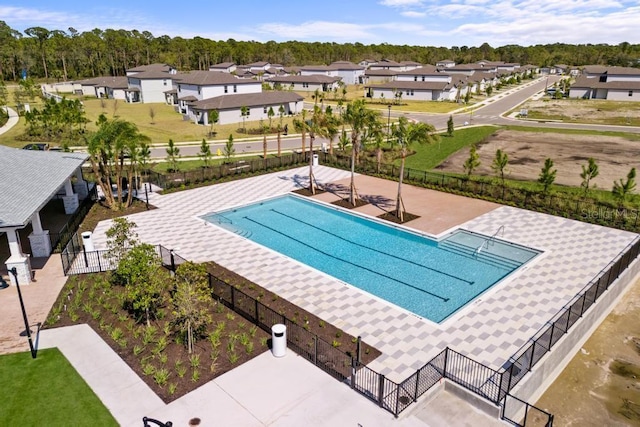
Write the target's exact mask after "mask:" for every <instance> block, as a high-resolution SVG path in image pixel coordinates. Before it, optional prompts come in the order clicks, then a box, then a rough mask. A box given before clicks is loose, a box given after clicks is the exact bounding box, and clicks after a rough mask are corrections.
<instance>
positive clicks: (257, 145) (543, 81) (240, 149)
mask: <svg viewBox="0 0 640 427" xmlns="http://www.w3.org/2000/svg"><path fill="white" fill-rule="evenodd" d="M558 80H560V76H548V77H541V78H539V79H537V80H534V81H532V82H527V83H525V84H523V85H521V86H519V87H517V88H514V89H510V90H508V91H507V92H505V93H500V94H498V95H495V96H493V97H491V98H489V99H488V100H487V101H484V102H483V103H482V104H481V105H480V106H477V105H476V106H474V107H473V109H471V108H468V109H465V108H464V107H462V108H461V109H460V110H457V111H458V112H454V113H453V114H451V113H445V114H435V113H411V112H396V111H394V110H393V108H392V109H391V112H390V116H391V117H399V116H405V117H407V118H409V119H412V120H416V121H420V122H425V123H429V124H431V125H433V126H434V127H435V128H436V129H438V130H445V129H446V128H447V121H448V120H449V116H450V115H452V116H453V122H454V125H455V127H456V128H460V127H464V126H479V125H521V126H530V127H545V128H561V129H562V128H564V129H586V130H598V131H622V132H631V133H640V127H630V126H610V125H590V124H580V123H559V122H538V121H534V120H520V119H516V118H509V117H506V116H504V115H505V114H506V113H508V112H510V111H513V110H516V111H517V107H518V106H519V105H521V104H522V103H524V102H525V101H526V100H527V99H529V98H531V97H533V96H534V95H536V94H538V93H541V92H544V90H545V88H547V87H550V86H552V85H553V84H554V83H555V82H556V81H558ZM383 113H387V114H388V112H387V111H383ZM323 142H326V143H328V141H327V140H326V139H323V138H316V140H315V143H314V148H316V149H319V148H320V147H321V145H322V143H323ZM301 144H302V141H301V138H300V136H299V135H296V136H291V137H289V136H286V137H285V136H283V137H282V140H281V150H282V151H291V150H299V149H300V148H301ZM178 145H179V147H180V155H181V156H183V157H195V156H197V155H198V153H199V152H200V143H193V145H192V144H184V145H183V144H178ZM224 146H225V143H224V142H222V141H221V142H220V143H212V144H210V147H211V152H212V153H213V154H214V155H216V153H217V151H218V149H219V150H220V152H222V151H223V149H224ZM234 147H235V149H236V156H241V155H243V154H245V155H249V154H260V153H262V151H263V148H262V140H259V141H256V140H255V139H251V140H243V139H242V138H236V140H235V143H234ZM306 148H307V150H308V149H309V137H308V136H307V141H306ZM267 150H268V151H269V152H275V151H276V150H277V138H276V137H275V136H273V137H268V138H267ZM166 155H167V154H166V148H165V147H154V148H152V149H151V157H152V158H156V159H162V158H165V157H166Z"/></svg>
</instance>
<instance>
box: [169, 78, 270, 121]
mask: <svg viewBox="0 0 640 427" xmlns="http://www.w3.org/2000/svg"><path fill="white" fill-rule="evenodd" d="M175 85H176V90H177V99H178V111H179V112H180V113H182V114H185V115H188V116H190V117H191V116H192V112H191V110H190V105H191V104H192V103H194V102H196V101H202V100H203V99H209V98H214V97H217V96H223V95H234V94H243V93H245V94H246V93H260V92H262V84H261V83H260V82H259V81H257V80H254V79H242V78H238V77H236V76H234V75H232V74H228V73H221V72H216V71H191V72H188V73H180V74H177V75H176V79H175Z"/></svg>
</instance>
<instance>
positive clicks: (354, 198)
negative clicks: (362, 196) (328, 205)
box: [349, 147, 358, 206]
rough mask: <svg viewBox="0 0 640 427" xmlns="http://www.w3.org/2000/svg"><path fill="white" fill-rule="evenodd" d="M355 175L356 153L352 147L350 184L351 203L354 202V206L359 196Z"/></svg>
mask: <svg viewBox="0 0 640 427" xmlns="http://www.w3.org/2000/svg"><path fill="white" fill-rule="evenodd" d="M355 177H356V153H355V151H354V150H353V147H352V148H351V183H350V184H349V203H350V204H352V205H353V206H355V205H356V203H357V201H358V198H357V197H358V196H357V194H356V181H355Z"/></svg>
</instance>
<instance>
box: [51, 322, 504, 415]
mask: <svg viewBox="0 0 640 427" xmlns="http://www.w3.org/2000/svg"><path fill="white" fill-rule="evenodd" d="M39 347H40V348H49V347H58V348H59V349H60V351H61V352H62V353H63V354H64V355H65V357H66V358H67V359H68V360H69V361H70V362H71V364H72V365H73V366H74V368H75V369H76V370H77V371H78V373H79V374H80V375H81V376H82V377H83V378H84V380H85V381H86V382H87V384H88V385H89V386H90V387H91V389H92V390H93V391H94V392H95V393H96V395H97V396H98V397H99V398H100V400H101V401H102V402H103V403H104V404H105V406H106V407H107V408H108V409H109V411H110V412H111V413H112V414H113V416H114V417H115V419H116V420H117V421H118V423H119V424H120V425H122V426H135V427H139V426H141V425H142V417H144V416H147V417H150V418H155V419H157V420H160V421H163V422H166V421H171V422H173V425H174V426H187V425H188V423H189V420H190V419H192V418H195V417H197V418H200V419H201V420H202V423H201V425H202V426H225V427H233V426H238V427H253V426H256V427H259V426H274V427H289V426H291V427H293V426H301V425H304V426H327V427H329V426H331V427H333V426H353V427H357V426H362V427H384V426H399V427H429V426H432V427H437V426H441V425H447V426H479V425H482V426H500V425H504V424H503V423H501V422H500V421H497V420H496V419H495V418H491V417H489V416H488V415H487V414H485V413H483V412H480V411H478V410H477V409H476V408H473V407H472V406H470V405H469V404H467V403H465V402H464V401H462V400H460V399H458V398H456V397H454V396H451V395H449V394H447V393H446V392H445V393H441V394H440V395H438V396H437V397H436V398H435V399H434V400H432V401H431V402H429V403H424V404H420V403H418V404H415V405H412V407H410V408H409V409H408V410H407V413H406V414H402V416H401V417H400V418H399V419H396V418H394V416H393V415H392V414H390V413H389V412H386V411H385V410H383V409H381V408H379V407H378V406H377V405H376V404H375V403H374V402H371V401H369V400H368V399H367V398H365V397H364V396H361V395H359V394H358V393H356V392H355V391H353V390H351V389H350V388H349V386H348V385H346V384H343V383H340V382H338V381H336V380H335V379H333V378H332V377H331V376H329V375H327V374H326V373H324V372H322V371H321V370H320V369H318V368H316V367H315V366H313V365H312V364H310V363H309V362H308V361H306V360H305V359H304V358H302V357H299V356H297V355H296V354H295V353H294V352H292V351H291V350H287V354H286V356H285V357H282V358H275V357H273V356H272V355H271V353H270V352H265V353H263V354H261V355H259V356H257V357H255V358H254V359H252V360H251V361H249V362H247V363H245V364H243V365H241V366H238V367H237V368H235V369H234V370H233V371H230V372H228V373H226V374H224V375H222V376H220V377H218V378H216V379H215V380H213V381H210V382H209V383H207V384H205V385H203V386H202V387H199V388H198V389H196V390H194V391H192V392H191V393H189V394H187V395H185V396H183V397H181V398H179V399H177V400H175V401H173V402H171V403H170V404H168V405H167V404H165V403H164V402H163V401H162V400H161V399H160V398H159V397H158V396H157V395H156V394H155V393H154V392H153V391H152V390H151V389H150V388H149V387H148V386H147V385H146V384H145V383H144V382H143V381H142V380H141V379H140V378H139V377H138V376H137V375H136V374H135V372H133V370H131V368H129V366H128V365H127V364H126V363H125V362H124V361H123V360H122V359H121V358H120V357H119V356H118V355H117V354H116V353H115V352H114V351H113V350H112V349H111V348H110V347H109V346H108V345H107V344H106V343H105V342H104V341H103V340H102V339H101V338H100V337H99V336H98V335H97V334H96V333H95V332H94V331H93V330H92V329H91V328H90V327H89V326H88V325H76V326H69V327H64V328H55V329H48V330H45V331H42V332H41V335H40V346H39ZM443 402H444V403H443ZM431 420H434V421H433V422H432V421H431ZM442 423H444V424H442Z"/></svg>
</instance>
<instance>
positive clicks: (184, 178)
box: [145, 152, 309, 189]
mask: <svg viewBox="0 0 640 427" xmlns="http://www.w3.org/2000/svg"><path fill="white" fill-rule="evenodd" d="M308 161H309V153H308V152H305V153H304V154H302V153H296V152H294V153H287V154H283V155H281V156H280V157H267V158H266V159H251V160H240V159H238V160H234V161H233V162H230V163H224V164H221V165H216V166H210V167H208V168H204V167H203V168H200V169H197V170H190V171H183V172H166V173H159V172H155V171H148V172H147V173H146V174H145V176H146V180H147V182H150V183H152V184H154V185H157V186H158V187H162V188H164V189H171V188H180V187H182V186H185V187H186V186H189V185H191V184H198V183H202V182H210V181H217V180H221V179H225V178H229V177H234V176H238V177H241V176H242V175H246V174H254V173H257V172H269V171H271V170H278V169H282V168H289V167H292V166H301V165H305V164H307V163H308Z"/></svg>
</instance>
